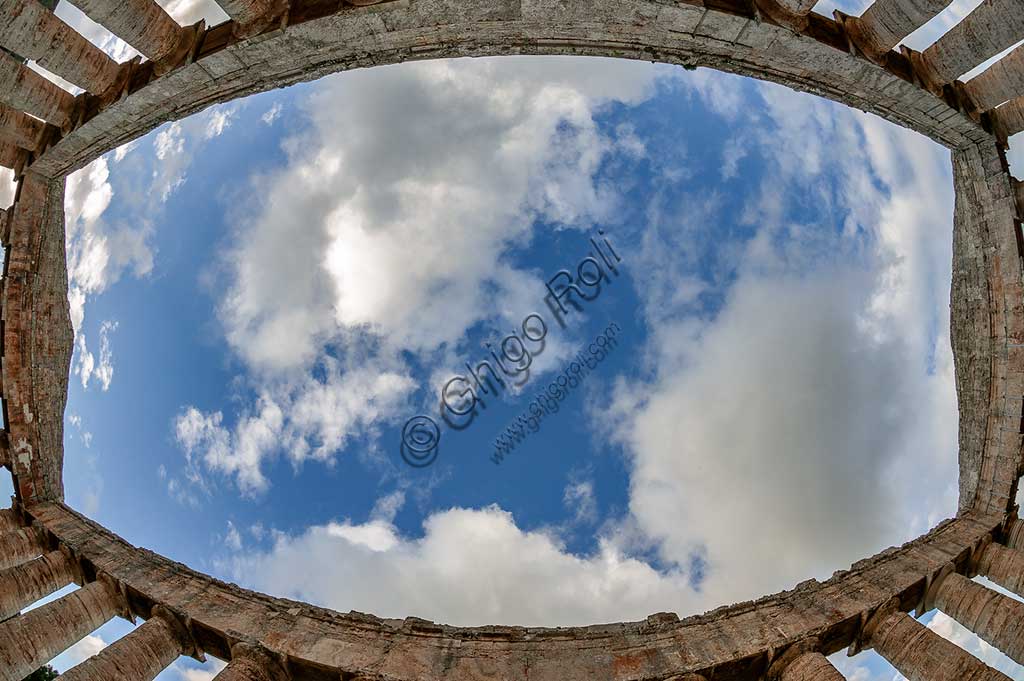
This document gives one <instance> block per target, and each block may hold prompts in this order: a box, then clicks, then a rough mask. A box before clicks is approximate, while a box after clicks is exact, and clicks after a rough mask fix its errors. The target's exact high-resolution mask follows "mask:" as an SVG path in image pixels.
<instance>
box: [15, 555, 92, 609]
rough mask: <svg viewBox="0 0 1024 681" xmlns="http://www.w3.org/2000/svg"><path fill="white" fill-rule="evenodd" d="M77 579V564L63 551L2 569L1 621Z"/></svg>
mask: <svg viewBox="0 0 1024 681" xmlns="http://www.w3.org/2000/svg"><path fill="white" fill-rule="evenodd" d="M73 581H75V566H74V565H73V564H72V563H71V561H70V560H68V557H67V556H66V555H64V553H62V552H61V551H51V552H50V553H47V554H45V555H42V556H40V557H39V558H36V559H35V560H31V561H29V562H27V563H25V564H24V565H19V566H18V567H13V568H8V569H7V570H3V571H0V621H3V620H5V619H7V618H8V617H10V616H11V615H16V614H17V613H18V612H20V611H21V609H22V608H24V607H26V606H29V605H32V604H33V603H35V602H36V601H38V600H39V599H40V598H43V597H45V596H49V595H50V594H52V593H53V592H55V591H57V590H59V589H63V588H64V587H65V586H67V585H68V584H70V583H71V582H73Z"/></svg>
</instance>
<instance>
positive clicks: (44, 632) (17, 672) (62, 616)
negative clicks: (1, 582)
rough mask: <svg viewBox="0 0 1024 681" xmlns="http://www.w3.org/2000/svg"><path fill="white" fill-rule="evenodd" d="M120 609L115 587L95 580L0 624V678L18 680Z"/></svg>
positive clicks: (1, 679) (103, 622) (90, 631)
mask: <svg viewBox="0 0 1024 681" xmlns="http://www.w3.org/2000/svg"><path fill="white" fill-rule="evenodd" d="M120 610H121V601H120V598H119V596H118V594H117V592H116V591H115V589H114V588H113V587H112V586H111V585H109V584H108V583H107V582H103V581H96V582H90V583H89V584H86V585H85V586H83V587H82V588H81V589H78V590H77V591H75V592H73V593H70V594H68V595H67V596H64V597H63V598H60V599H58V600H56V601H53V602H50V603H47V604H46V605H41V606H39V607H38V608H35V609H33V610H30V611H28V612H26V613H25V614H23V615H19V616H17V617H15V618H13V619H9V620H7V621H6V622H3V623H0V681H21V680H22V679H24V678H25V677H26V676H28V675H29V674H31V673H32V672H34V671H35V670H36V669H39V667H41V666H42V665H44V664H46V663H47V662H49V661H50V660H52V659H53V658H55V657H57V656H58V655H60V654H61V653H62V652H64V651H65V650H67V649H68V648H70V647H71V646H72V645H74V644H75V643H77V642H78V641H80V640H82V639H83V638H85V637H86V636H88V635H89V634H91V633H92V632H94V631H96V630H97V629H99V628H100V627H101V626H103V625H104V624H106V623H107V621H109V620H110V619H112V618H113V617H114V616H115V615H117V614H119V612H120Z"/></svg>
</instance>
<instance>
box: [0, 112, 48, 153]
mask: <svg viewBox="0 0 1024 681" xmlns="http://www.w3.org/2000/svg"><path fill="white" fill-rule="evenodd" d="M42 136H43V124H42V122H40V121H39V120H37V119H35V118H32V117H31V116H28V115H26V114H23V113H22V112H20V111H17V110H15V109H12V108H11V107H9V106H7V105H6V104H0V140H5V141H7V142H10V143H11V144H15V145H17V146H19V147H21V148H22V149H28V150H30V151H34V150H35V149H36V146H37V145H38V144H39V139H40V138H41V137H42Z"/></svg>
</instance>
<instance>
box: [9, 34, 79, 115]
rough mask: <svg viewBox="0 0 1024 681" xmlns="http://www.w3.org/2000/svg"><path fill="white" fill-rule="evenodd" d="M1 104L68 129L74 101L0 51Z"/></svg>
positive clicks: (63, 91) (64, 92) (69, 95)
mask: <svg viewBox="0 0 1024 681" xmlns="http://www.w3.org/2000/svg"><path fill="white" fill-rule="evenodd" d="M0 102H2V103H4V104H6V105H7V106H10V107H12V108H14V109H17V110H18V111H25V112H27V113H30V114H32V115H33V116H35V117H36V118H42V119H43V120H44V121H49V122H51V123H53V124H54V125H56V126H59V127H61V128H64V129H66V128H67V127H68V126H69V125H70V123H71V111H72V109H73V108H74V105H75V98H74V97H72V96H71V93H70V92H68V91H67V90H63V89H61V88H59V87H57V86H56V85H54V84H53V83H51V82H50V81H48V80H46V79H45V78H43V77H42V76H40V75H39V74H38V73H36V72H35V71H33V70H32V69H30V68H28V67H27V66H25V65H24V64H22V63H20V62H18V60H16V59H15V58H14V57H12V56H10V55H9V54H7V53H6V52H2V51H0Z"/></svg>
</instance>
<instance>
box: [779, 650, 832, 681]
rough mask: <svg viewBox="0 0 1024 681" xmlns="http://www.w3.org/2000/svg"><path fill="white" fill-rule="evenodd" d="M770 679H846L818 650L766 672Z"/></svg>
mask: <svg viewBox="0 0 1024 681" xmlns="http://www.w3.org/2000/svg"><path fill="white" fill-rule="evenodd" d="M767 678H768V679H770V680H771V681H846V680H845V679H844V678H843V675H842V674H840V673H839V670H838V669H836V668H835V667H833V666H832V663H831V662H829V661H828V659H827V658H826V657H825V656H824V655H822V654H821V653H818V652H813V651H811V652H806V653H803V654H801V655H799V656H797V657H795V658H794V659H792V660H783V664H782V665H781V666H780V667H778V668H777V667H776V666H773V667H772V669H771V670H770V671H769V672H768V677H767Z"/></svg>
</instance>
